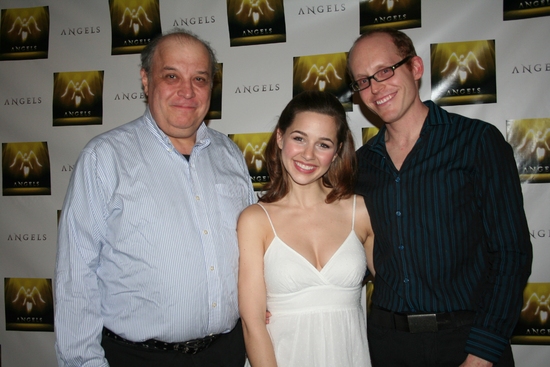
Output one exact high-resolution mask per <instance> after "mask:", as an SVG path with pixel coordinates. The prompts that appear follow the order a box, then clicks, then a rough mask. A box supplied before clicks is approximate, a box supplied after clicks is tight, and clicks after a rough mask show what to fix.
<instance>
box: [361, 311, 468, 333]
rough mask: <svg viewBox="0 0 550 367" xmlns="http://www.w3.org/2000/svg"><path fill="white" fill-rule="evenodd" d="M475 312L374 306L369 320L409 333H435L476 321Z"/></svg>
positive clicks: (375, 323)
mask: <svg viewBox="0 0 550 367" xmlns="http://www.w3.org/2000/svg"><path fill="white" fill-rule="evenodd" d="M474 318H475V312H473V311H455V312H445V313H427V314H404V313H397V312H392V311H388V310H384V309H382V308H380V307H377V306H374V305H373V306H372V308H371V310H370V313H369V320H368V322H371V323H373V324H374V325H377V326H382V327H387V328H390V329H395V330H399V331H406V332H409V333H434V332H437V331H439V330H446V329H456V328H459V327H461V326H464V325H471V324H472V323H473V322H474Z"/></svg>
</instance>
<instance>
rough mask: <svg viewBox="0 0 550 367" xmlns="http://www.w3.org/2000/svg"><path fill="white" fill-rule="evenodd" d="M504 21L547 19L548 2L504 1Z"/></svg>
mask: <svg viewBox="0 0 550 367" xmlns="http://www.w3.org/2000/svg"><path fill="white" fill-rule="evenodd" d="M503 5H504V13H503V19H504V20H515V19H526V18H534V17H547V16H549V15H550V1H548V0H538V1H525V0H504V1H503Z"/></svg>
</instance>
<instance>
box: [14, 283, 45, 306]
mask: <svg viewBox="0 0 550 367" xmlns="http://www.w3.org/2000/svg"><path fill="white" fill-rule="evenodd" d="M20 297H21V299H22V300H23V302H22V303H21V305H22V306H23V307H25V308H26V309H27V312H31V311H32V308H33V305H34V306H36V302H37V300H39V301H40V302H42V303H46V301H44V300H43V299H42V295H41V294H40V291H39V290H38V288H36V287H33V288H32V290H31V289H30V288H25V287H23V286H22V287H21V288H19V291H18V292H17V296H16V297H15V299H14V300H13V301H12V303H15V302H17V301H18V300H19V298H20Z"/></svg>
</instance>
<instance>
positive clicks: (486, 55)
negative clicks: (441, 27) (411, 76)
mask: <svg viewBox="0 0 550 367" xmlns="http://www.w3.org/2000/svg"><path fill="white" fill-rule="evenodd" d="M430 50H431V74H432V98H431V99H432V100H434V101H435V102H436V103H437V104H439V105H441V106H450V105H463V104H476V103H495V102H496V101H497V87H496V70H495V41H494V40H482V41H465V42H452V43H439V44H432V45H431V46H430Z"/></svg>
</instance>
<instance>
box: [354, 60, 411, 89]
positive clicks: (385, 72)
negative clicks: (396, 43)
mask: <svg viewBox="0 0 550 367" xmlns="http://www.w3.org/2000/svg"><path fill="white" fill-rule="evenodd" d="M410 59H412V56H407V57H405V58H404V59H403V60H401V61H399V62H398V63H397V64H395V65H392V66H388V67H387V68H384V69H381V70H378V71H377V72H376V73H374V74H372V75H371V76H367V77H366V78H361V79H359V80H356V81H354V82H353V83H351V84H350V85H349V86H350V87H351V89H352V90H353V91H354V92H359V91H362V90H363V89H367V88H368V87H370V85H371V79H374V80H376V81H377V82H383V81H384V80H388V79H389V78H391V77H392V76H394V75H395V69H397V68H398V67H400V66H401V65H403V64H405V63H406V62H407V61H409V60H410Z"/></svg>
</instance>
